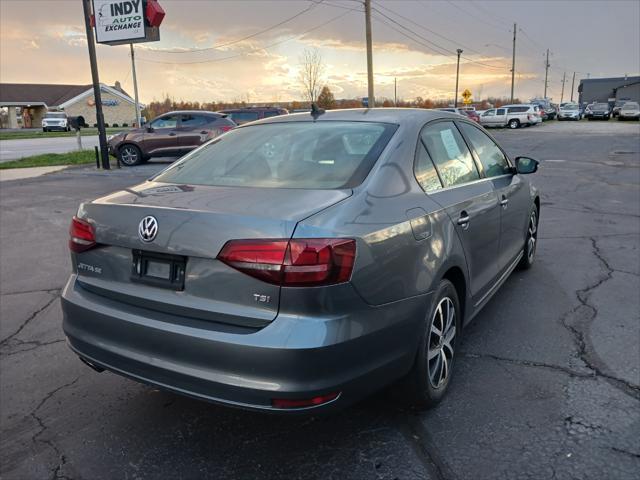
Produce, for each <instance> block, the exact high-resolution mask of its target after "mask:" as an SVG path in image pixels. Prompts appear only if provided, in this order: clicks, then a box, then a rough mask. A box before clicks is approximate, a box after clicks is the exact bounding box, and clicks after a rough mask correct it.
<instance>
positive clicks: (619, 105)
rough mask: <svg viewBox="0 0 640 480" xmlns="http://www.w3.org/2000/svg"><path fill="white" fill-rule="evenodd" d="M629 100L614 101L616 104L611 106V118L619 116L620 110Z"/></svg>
mask: <svg viewBox="0 0 640 480" xmlns="http://www.w3.org/2000/svg"><path fill="white" fill-rule="evenodd" d="M630 100H631V99H629V98H625V99H619V100H616V102H615V103H614V104H613V109H612V110H611V116H613V117H614V118H615V117H617V116H618V115H619V114H620V109H621V108H622V106H623V105H624V104H625V103H626V102H628V101H630Z"/></svg>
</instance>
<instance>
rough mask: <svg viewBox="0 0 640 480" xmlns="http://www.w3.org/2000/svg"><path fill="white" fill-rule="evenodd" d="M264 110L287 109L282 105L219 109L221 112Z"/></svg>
mask: <svg viewBox="0 0 640 480" xmlns="http://www.w3.org/2000/svg"><path fill="white" fill-rule="evenodd" d="M262 110H267V111H269V110H278V111H284V110H286V109H285V108H282V107H240V108H225V109H224V110H219V111H220V112H224V113H227V112H247V111H249V112H259V111H262Z"/></svg>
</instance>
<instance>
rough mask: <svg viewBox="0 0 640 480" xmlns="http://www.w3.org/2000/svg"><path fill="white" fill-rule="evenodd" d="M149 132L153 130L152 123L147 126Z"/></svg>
mask: <svg viewBox="0 0 640 480" xmlns="http://www.w3.org/2000/svg"><path fill="white" fill-rule="evenodd" d="M147 132H149V133H151V132H153V127H152V126H151V125H148V126H147Z"/></svg>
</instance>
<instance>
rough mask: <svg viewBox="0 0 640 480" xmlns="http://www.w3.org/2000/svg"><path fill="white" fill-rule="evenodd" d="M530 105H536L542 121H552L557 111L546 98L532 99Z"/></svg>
mask: <svg viewBox="0 0 640 480" xmlns="http://www.w3.org/2000/svg"><path fill="white" fill-rule="evenodd" d="M531 103H532V104H534V105H538V107H539V108H540V114H541V118H542V120H553V119H554V118H555V117H556V115H557V110H556V108H555V107H554V106H553V104H552V103H551V101H550V100H549V99H547V98H534V99H532V100H531Z"/></svg>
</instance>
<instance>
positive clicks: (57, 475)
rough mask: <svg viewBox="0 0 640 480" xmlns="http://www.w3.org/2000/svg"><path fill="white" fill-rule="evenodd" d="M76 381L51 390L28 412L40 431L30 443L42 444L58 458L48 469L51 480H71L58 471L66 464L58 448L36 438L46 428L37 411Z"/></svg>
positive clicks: (65, 459)
mask: <svg viewBox="0 0 640 480" xmlns="http://www.w3.org/2000/svg"><path fill="white" fill-rule="evenodd" d="M78 380H80V377H76V379H75V380H73V381H71V382H69V383H65V384H64V385H61V386H59V387H57V388H55V389H53V390H51V391H50V392H49V393H47V394H46V395H45V396H44V397H43V398H42V400H40V402H39V403H38V405H37V406H36V407H35V408H34V409H33V410H32V411H31V412H29V415H30V416H31V417H32V418H33V419H34V420H35V421H36V423H37V424H38V426H39V427H40V429H39V430H38V431H37V432H36V433H34V434H33V435H32V436H31V441H32V442H33V443H38V442H40V443H43V444H45V445H47V446H48V447H49V448H51V449H52V450H53V451H54V452H55V453H56V455H57V456H58V459H59V462H58V464H57V465H56V466H55V467H53V468H51V469H50V471H51V480H55V479H67V480H71V479H70V477H68V476H66V475H62V474H61V473H60V471H61V470H62V468H63V467H64V465H65V464H66V463H67V457H66V455H64V454H62V452H61V451H60V449H59V448H58V446H57V445H56V444H55V443H53V442H52V441H51V440H47V439H41V438H38V437H40V436H41V435H42V434H43V433H44V432H45V431H46V430H47V426H46V425H45V423H44V421H43V420H42V418H41V417H40V416H39V415H38V410H40V409H41V408H42V407H43V406H44V404H45V403H47V401H49V400H50V399H51V397H53V396H54V395H55V394H56V393H58V392H59V391H61V390H64V389H65V388H68V387H71V386H72V385H74V384H75V383H76V382H77V381H78Z"/></svg>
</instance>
